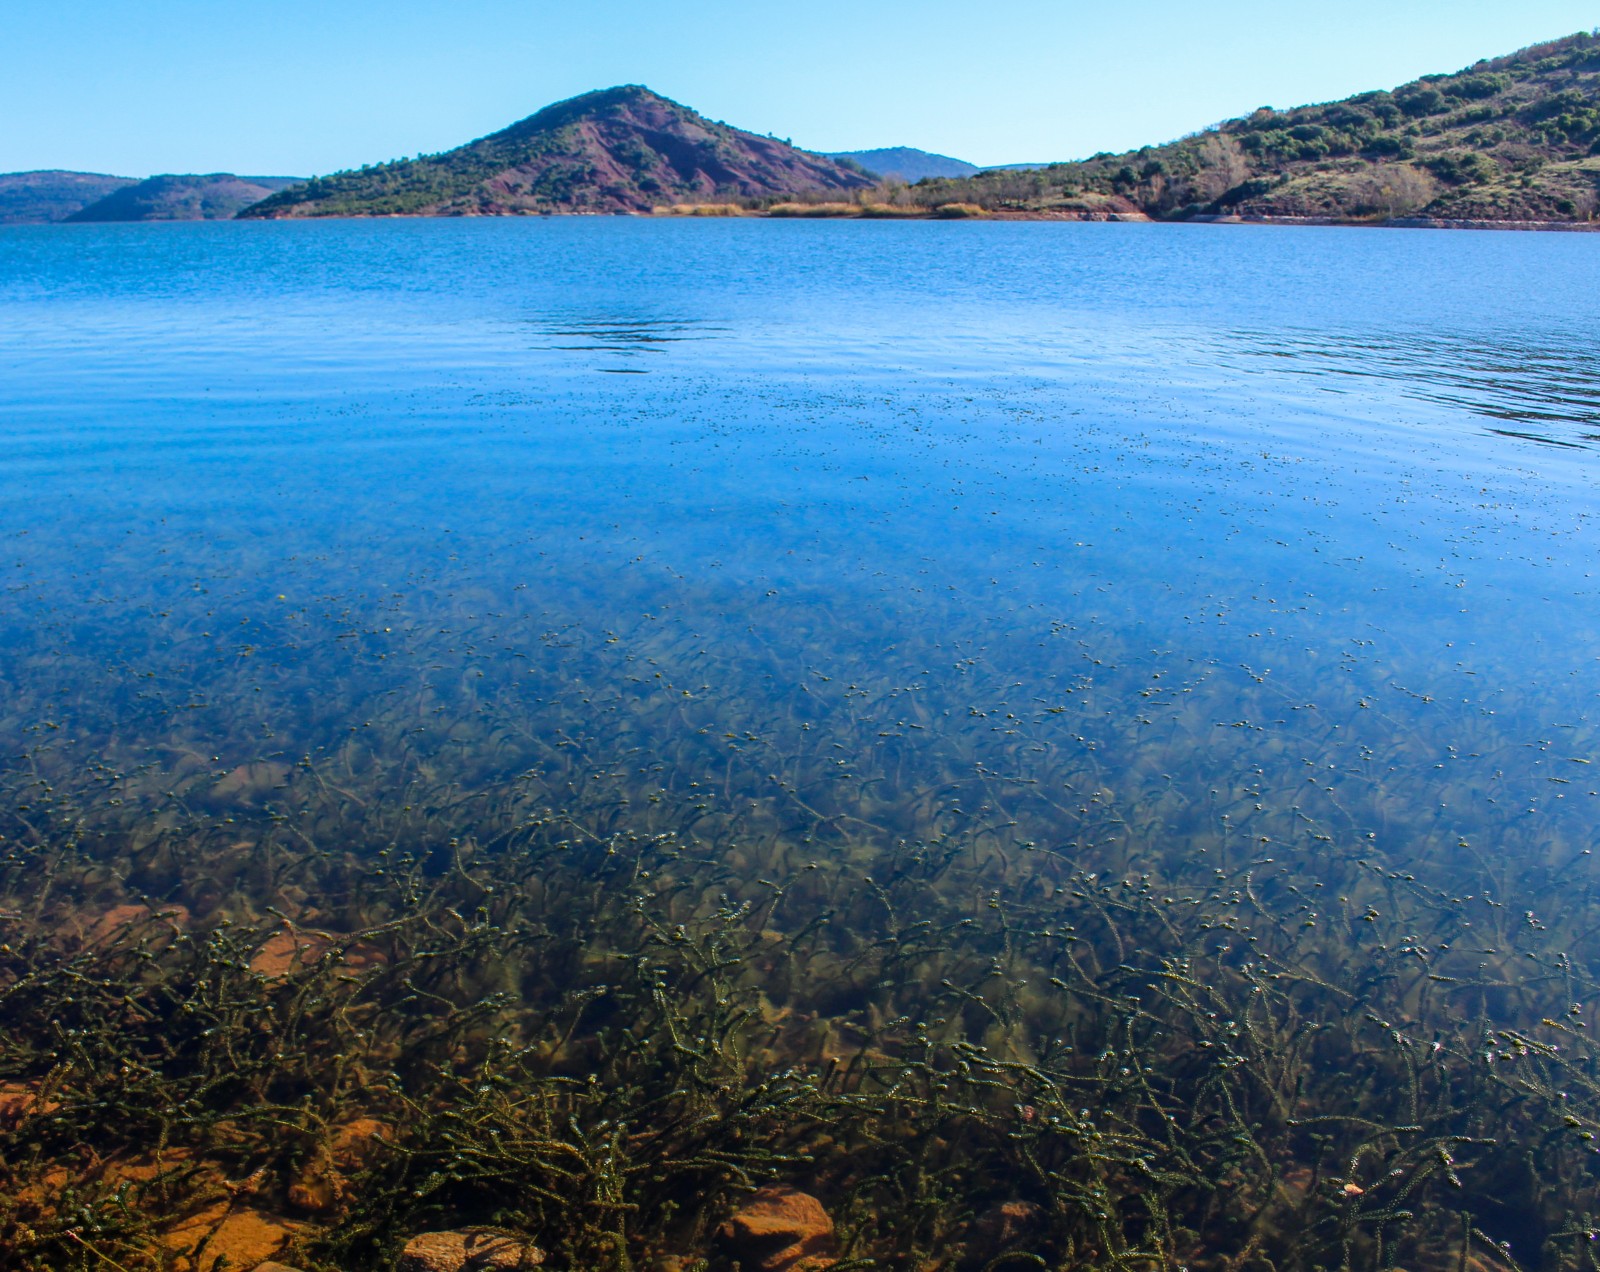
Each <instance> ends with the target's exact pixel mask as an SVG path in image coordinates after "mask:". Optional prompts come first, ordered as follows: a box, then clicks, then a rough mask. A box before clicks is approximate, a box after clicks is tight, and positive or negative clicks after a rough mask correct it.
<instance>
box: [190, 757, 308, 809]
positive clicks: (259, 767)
mask: <svg viewBox="0 0 1600 1272" xmlns="http://www.w3.org/2000/svg"><path fill="white" fill-rule="evenodd" d="M288 777H289V766H288V765H287V764H280V763H278V762H277V761H276V760H258V761H256V762H255V763H254V764H241V765H239V767H238V768H235V769H231V770H229V771H228V772H227V773H225V774H224V775H223V776H222V777H220V778H218V779H217V783H216V785H215V786H213V787H212V788H211V792H210V794H211V797H212V798H213V799H217V800H230V801H231V800H237V801H238V802H239V803H242V804H253V803H259V802H260V801H262V800H264V799H268V798H270V797H271V796H272V795H273V794H274V793H275V792H276V791H277V789H278V788H279V787H280V786H282V785H283V784H284V783H285V782H286V781H287V780H288Z"/></svg>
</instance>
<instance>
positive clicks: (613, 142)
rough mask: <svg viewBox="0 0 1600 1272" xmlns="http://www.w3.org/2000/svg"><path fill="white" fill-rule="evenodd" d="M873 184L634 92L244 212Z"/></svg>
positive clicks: (614, 93) (565, 201) (652, 200)
mask: <svg viewBox="0 0 1600 1272" xmlns="http://www.w3.org/2000/svg"><path fill="white" fill-rule="evenodd" d="M873 184H874V181H873V179H872V178H870V177H868V176H866V175H865V174H863V173H862V172H860V171H859V170H858V169H855V168H852V167H849V166H847V165H845V164H843V163H840V162H839V161H837V160H835V159H831V158H829V157H827V156H825V155H818V154H811V153H809V152H807V151H804V150H797V149H796V148H795V147H793V146H791V145H788V144H787V143H785V142H782V141H778V140H777V139H776V138H772V137H762V136H758V135H756V134H754V133H747V132H743V131H741V130H739V129H736V128H730V127H729V126H727V125H726V124H719V123H714V122H713V121H711V120H709V119H706V118H705V117H704V116H702V115H700V114H698V113H696V112H695V111H692V110H690V109H689V108H688V107H686V106H682V105H679V104H678V103H677V102H673V101H670V100H668V99H667V98H665V97H662V96H660V95H659V94H656V93H652V92H651V91H650V90H649V89H647V88H644V87H642V86H641V85H637V84H630V85H624V86H622V87H619V88H609V89H603V90H601V91H599V92H595V93H586V94H584V95H583V96H581V97H575V98H572V99H571V100H569V101H564V102H558V103H556V104H555V105H554V106H549V107H546V108H545V109H544V110H541V111H539V112H538V113H537V114H534V115H531V116H529V117H528V118H527V119H524V120H522V121H520V122H519V123H515V124H513V125H511V126H510V127H509V128H505V129H502V130H501V131H500V132H497V133H493V134H491V135H490V136H488V137H484V138H481V139H480V140H478V141H474V142H471V143H469V144H467V145H465V146H461V147H458V148H457V149H455V150H450V151H447V152H445V153H443V154H439V155H429V156H425V157H422V158H418V159H409V160H400V161H397V162H394V163H386V164H379V165H376V166H373V167H366V168H361V169H359V170H356V171H351V172H341V173H336V174H334V175H333V176H329V177H319V178H315V179H313V180H311V181H309V182H306V183H305V184H304V185H301V186H297V187H294V188H292V189H288V190H284V191H281V192H279V193H277V194H274V195H272V196H271V197H269V198H267V199H265V200H263V201H262V202H261V203H258V204H256V205H255V206H254V207H252V208H249V209H248V210H247V211H246V212H245V213H244V214H243V215H245V216H247V217H252V218H255V217H272V218H279V217H308V216H495V215H501V216H503V215H517V214H528V213H547V212H564V213H573V212H578V213H618V212H622V213H631V212H648V211H650V210H651V209H653V208H656V207H661V206H672V205H675V204H698V203H707V202H721V203H727V202H734V201H739V200H751V199H771V198H783V197H787V196H792V195H798V194H812V193H816V192H819V191H838V192H848V191H853V190H858V189H864V188H869V187H871V186H872V185H873Z"/></svg>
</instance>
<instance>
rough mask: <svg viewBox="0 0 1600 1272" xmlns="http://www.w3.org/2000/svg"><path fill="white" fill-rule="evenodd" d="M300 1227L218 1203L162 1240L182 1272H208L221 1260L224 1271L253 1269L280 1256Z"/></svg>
mask: <svg viewBox="0 0 1600 1272" xmlns="http://www.w3.org/2000/svg"><path fill="white" fill-rule="evenodd" d="M299 1227H300V1225H299V1224H296V1223H292V1222H290V1221H289V1220H287V1219H282V1218H280V1217H279V1216H277V1215H273V1214H268V1213H267V1212H265V1211H261V1210H247V1209H242V1208H240V1209H236V1208H234V1207H233V1206H231V1205H230V1204H229V1203H227V1202H218V1203H217V1204H215V1205H213V1206H209V1207H207V1208H206V1209H205V1210H202V1211H200V1212H199V1213H198V1214H194V1215H190V1216H189V1217H188V1218H186V1219H184V1220H182V1221H181V1222H179V1223H178V1224H177V1225H176V1226H174V1227H173V1228H171V1229H169V1230H168V1231H167V1234H166V1236H165V1238H164V1240H165V1242H166V1245H167V1247H168V1249H170V1250H171V1251H172V1252H173V1253H174V1254H175V1255H176V1256H177V1266H178V1267H179V1268H181V1269H183V1270H184V1272H211V1269H212V1268H214V1267H216V1266H217V1264H218V1262H219V1261H220V1260H221V1259H223V1258H226V1259H227V1260H228V1261H227V1262H226V1263H223V1264H222V1265H221V1266H223V1267H232V1268H253V1267H256V1266H257V1265H258V1264H261V1263H264V1262H267V1261H268V1260H270V1259H272V1257H273V1256H274V1255H277V1254H279V1253H281V1252H282V1250H283V1248H284V1246H285V1245H287V1244H288V1243H289V1239H290V1238H291V1237H293V1236H294V1234H295V1233H296V1232H297V1231H299ZM202 1242H204V1243H205V1248H204V1249H203V1250H202V1249H201V1243H202Z"/></svg>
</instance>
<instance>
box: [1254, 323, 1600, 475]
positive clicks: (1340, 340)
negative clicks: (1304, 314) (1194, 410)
mask: <svg viewBox="0 0 1600 1272" xmlns="http://www.w3.org/2000/svg"><path fill="white" fill-rule="evenodd" d="M1244 348H1245V351H1246V352H1247V353H1248V354H1249V355H1250V356H1251V357H1253V358H1257V357H1258V358H1270V359H1274V360H1281V361H1283V362H1287V363H1289V364H1290V365H1292V366H1293V368H1294V371H1295V374H1297V375H1300V376H1327V377H1332V378H1335V379H1349V380H1352V381H1355V382H1358V383H1359V382H1360V381H1363V380H1381V381H1383V382H1385V384H1386V385H1389V386H1393V388H1394V389H1396V390H1398V391H1399V392H1401V393H1403V394H1406V395H1408V396H1413V397H1415V398H1416V399H1417V400H1419V401H1422V402H1428V403H1432V404H1435V405H1438V406H1442V407H1445V408H1448V409H1449V410H1451V411H1455V412H1459V413H1464V414H1467V415H1476V416H1485V417H1487V418H1489V419H1492V420H1503V421H1506V422H1507V423H1508V424H1512V425H1520V426H1521V427H1515V428H1514V427H1493V426H1491V429H1490V431H1492V432H1494V433H1495V434H1497V435H1499V436H1501V437H1507V438H1516V439H1520V440H1523V441H1530V442H1542V443H1544V444H1546V445H1550V446H1566V447H1571V448H1574V449H1582V450H1588V449H1592V446H1593V443H1594V442H1596V441H1600V433H1597V432H1596V430H1597V429H1600V381H1597V379H1596V376H1595V363H1594V356H1593V352H1592V350H1591V349H1590V347H1589V333H1588V331H1587V329H1584V330H1581V331H1578V332H1574V333H1572V334H1571V335H1570V337H1569V338H1566V339H1559V340H1552V339H1551V338H1550V337H1548V336H1546V337H1545V338H1544V339H1542V340H1540V341H1539V342H1537V343H1535V342H1529V341H1526V340H1525V339H1518V337H1517V335H1515V334H1508V335H1506V336H1503V337H1502V338H1501V339H1499V340H1497V341H1495V342H1494V343H1483V342H1479V341H1476V340H1467V341H1462V340H1459V339H1451V338H1449V336H1448V335H1447V334H1441V333H1436V332H1428V333H1422V334H1411V335H1406V336H1395V335H1394V334H1392V333H1385V335H1384V336H1383V337H1382V338H1372V337H1365V336H1360V335H1354V334H1352V335H1339V334H1335V335H1332V336H1331V337H1330V335H1329V333H1326V332H1307V331H1298V332H1296V331H1291V332H1281V331H1280V332H1252V333H1249V335H1248V336H1247V337H1246V338H1245V344H1244Z"/></svg>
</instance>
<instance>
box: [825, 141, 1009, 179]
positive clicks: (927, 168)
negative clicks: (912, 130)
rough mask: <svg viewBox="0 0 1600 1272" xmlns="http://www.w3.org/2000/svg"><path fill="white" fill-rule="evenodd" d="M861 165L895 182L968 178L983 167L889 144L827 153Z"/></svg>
mask: <svg viewBox="0 0 1600 1272" xmlns="http://www.w3.org/2000/svg"><path fill="white" fill-rule="evenodd" d="M829 157H830V158H833V159H848V160H850V161H851V162H852V163H857V164H860V165H861V166H862V167H863V168H865V169H866V170H867V171H868V172H870V173H872V174H873V175H874V176H878V177H883V178H885V179H886V180H887V179H890V178H892V179H894V180H896V181H921V180H922V178H923V177H970V176H971V175H972V174H973V173H975V172H981V171H982V169H981V168H979V167H978V165H977V164H975V163H968V162H966V160H964V159H952V158H950V156H949V155H934V154H929V153H928V152H927V151H926V150H915V149H913V148H912V147H910V146H890V147H887V148H885V149H882V150H846V151H842V152H839V153H836V154H833V155H830V156H829Z"/></svg>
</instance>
